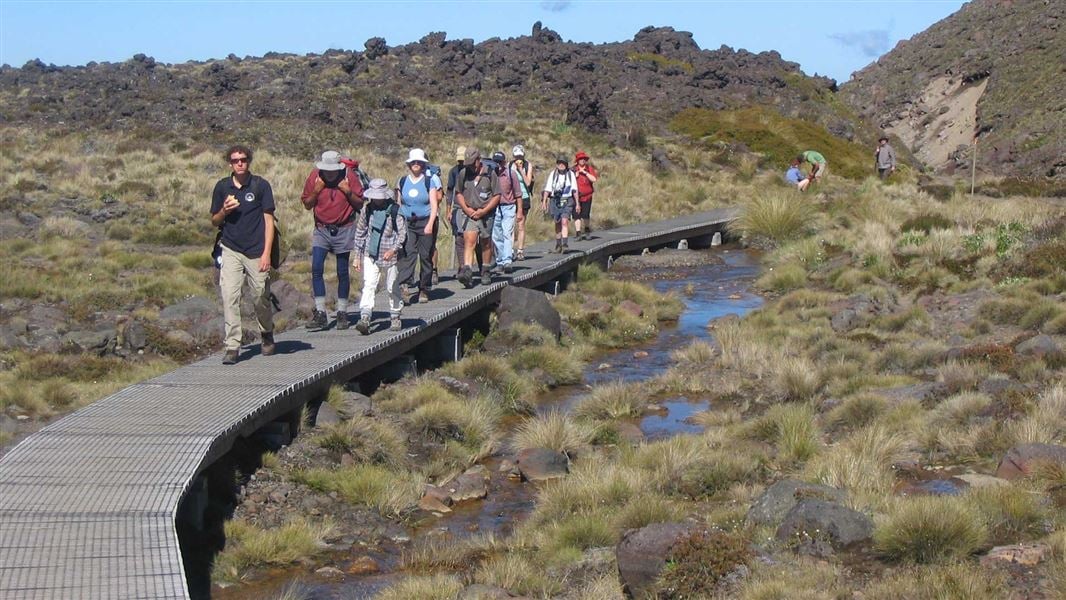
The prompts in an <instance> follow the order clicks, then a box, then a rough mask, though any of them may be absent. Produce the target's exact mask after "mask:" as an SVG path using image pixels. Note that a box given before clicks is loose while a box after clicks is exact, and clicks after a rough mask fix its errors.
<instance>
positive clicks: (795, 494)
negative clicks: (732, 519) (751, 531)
mask: <svg viewBox="0 0 1066 600" xmlns="http://www.w3.org/2000/svg"><path fill="white" fill-rule="evenodd" d="M846 497H847V494H845V493H844V490H840V489H837V488H832V487H829V486H826V485H819V484H817V483H806V482H804V481H797V480H795V479H782V480H781V481H778V482H777V483H775V484H773V485H771V486H770V487H768V488H766V491H765V492H763V493H762V495H761V496H759V497H758V498H756V499H755V502H753V503H752V505H751V508H750V509H748V516H747V520H748V522H749V523H754V524H756V525H777V524H779V523H780V522H781V520H782V519H784V518H785V515H786V514H788V512H789V511H790V510H792V508H793V507H794V506H796V505H797V504H799V503H800V502H801V501H803V500H805V499H808V498H816V499H820V500H828V501H833V502H843V501H844V499H845V498H846Z"/></svg>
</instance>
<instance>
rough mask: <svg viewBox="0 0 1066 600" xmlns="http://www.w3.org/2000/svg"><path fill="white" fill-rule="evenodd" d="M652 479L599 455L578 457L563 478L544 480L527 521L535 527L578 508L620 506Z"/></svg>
mask: <svg viewBox="0 0 1066 600" xmlns="http://www.w3.org/2000/svg"><path fill="white" fill-rule="evenodd" d="M651 483H652V477H651V476H650V475H649V474H648V473H646V472H645V471H644V470H642V469H640V468H636V467H632V466H625V465H619V464H617V463H614V462H611V461H608V460H606V459H602V458H590V459H588V460H584V461H580V462H578V463H577V464H576V465H575V467H574V469H573V470H572V471H571V472H570V475H568V476H567V477H566V478H565V479H558V480H552V481H548V482H546V483H545V484H544V486H543V487H542V488H541V491H540V495H539V496H538V497H537V504H536V507H535V508H534V509H533V513H532V514H531V515H530V517H529V519H528V520H527V521H526V525H528V526H530V527H535V526H539V525H541V524H545V523H550V522H552V521H555V520H558V519H562V518H565V517H566V516H568V515H572V514H575V513H578V512H587V511H592V510H594V509H601V508H611V507H615V508H617V507H621V506H623V505H625V504H626V503H628V502H629V501H630V500H632V499H633V498H635V497H637V496H638V495H640V494H642V493H644V492H645V491H647V490H649V489H650V485H651Z"/></svg>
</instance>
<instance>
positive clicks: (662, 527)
mask: <svg viewBox="0 0 1066 600" xmlns="http://www.w3.org/2000/svg"><path fill="white" fill-rule="evenodd" d="M699 530H700V527H699V526H698V525H695V524H692V523H655V524H653V525H648V526H647V527H642V528H640V529H633V530H630V531H627V532H626V533H624V534H623V535H622V540H621V541H620V542H618V546H617V547H616V548H615V555H616V557H617V559H618V575H619V577H621V579H622V585H623V586H624V588H625V591H626V592H627V593H628V594H629V596H630V597H631V598H644V597H646V596H647V595H648V593H650V592H651V591H652V590H653V589H654V586H655V583H656V581H657V580H658V578H659V574H660V573H662V570H663V568H664V567H666V561H667V560H668V557H669V556H670V555H671V553H672V550H673V548H674V547H675V546H676V545H677V544H678V543H679V542H681V540H683V539H685V538H686V537H688V536H690V535H692V534H693V533H695V532H697V531H699Z"/></svg>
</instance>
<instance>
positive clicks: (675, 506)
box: [612, 493, 685, 532]
mask: <svg viewBox="0 0 1066 600" xmlns="http://www.w3.org/2000/svg"><path fill="white" fill-rule="evenodd" d="M684 516H685V508H684V507H683V506H682V505H681V504H679V503H678V502H676V501H674V500H672V499H670V498H667V497H665V496H661V495H658V494H653V493H649V494H641V495H640V496H638V497H636V498H634V499H633V500H631V501H629V502H627V503H626V505H625V506H623V507H622V508H621V509H620V510H619V511H618V512H617V513H615V515H614V518H613V519H612V527H613V529H614V530H615V531H620V532H621V531H625V530H627V529H639V528H641V527H644V526H647V525H651V524H652V523H673V522H676V521H680V520H681V519H683V518H684Z"/></svg>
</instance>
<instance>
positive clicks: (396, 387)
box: [372, 374, 459, 413]
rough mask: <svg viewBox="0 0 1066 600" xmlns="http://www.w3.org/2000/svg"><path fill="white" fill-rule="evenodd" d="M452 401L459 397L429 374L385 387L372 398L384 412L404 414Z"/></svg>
mask: <svg viewBox="0 0 1066 600" xmlns="http://www.w3.org/2000/svg"><path fill="white" fill-rule="evenodd" d="M452 400H459V397H458V396H456V395H455V394H453V393H452V392H451V391H449V390H448V389H447V388H445V387H444V385H443V384H441V382H440V381H438V380H437V379H436V378H434V377H433V376H431V375H428V374H427V375H422V376H421V377H417V378H415V379H413V380H411V379H405V380H403V381H400V382H398V383H395V384H392V385H387V386H384V387H382V388H381V389H379V390H378V391H377V393H375V394H374V396H373V398H372V401H373V403H374V405H375V406H378V407H380V408H382V409H383V410H387V411H390V412H403V413H407V412H411V411H413V410H415V409H416V408H418V407H420V406H423V405H425V404H430V403H434V402H447V401H452Z"/></svg>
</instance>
